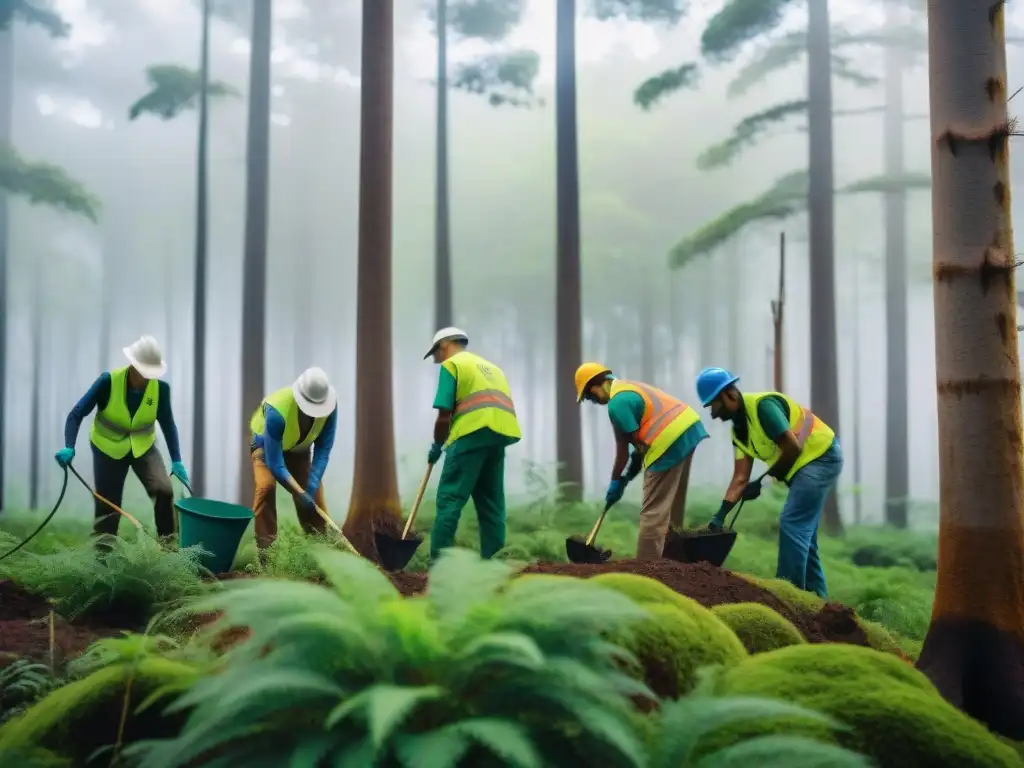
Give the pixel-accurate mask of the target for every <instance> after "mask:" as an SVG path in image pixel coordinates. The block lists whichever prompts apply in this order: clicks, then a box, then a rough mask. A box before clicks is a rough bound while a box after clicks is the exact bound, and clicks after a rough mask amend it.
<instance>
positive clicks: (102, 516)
mask: <svg viewBox="0 0 1024 768" xmlns="http://www.w3.org/2000/svg"><path fill="white" fill-rule="evenodd" d="M92 467H93V478H94V481H95V484H96V493H97V494H99V495H100V496H102V497H103V498H105V499H107V500H108V501H110V502H111V503H113V504H116V505H117V506H119V507H120V506H121V502H122V498H123V497H124V481H125V480H126V479H127V478H128V470H129V469H132V470H134V471H135V476H136V477H137V478H139V480H140V481H141V482H142V487H143V488H145V489H146V493H148V494H149V498H150V499H152V500H153V517H154V518H155V520H156V532H157V535H158V536H169V535H171V534H173V533H174V491H173V490H172V489H171V477H170V475H169V474H167V467H165V466H164V460H163V458H161V456H160V451H158V450H157V449H156V446H155V445H154V446H153V447H152V448H150V449H149V450H148V451H146V452H145V453H144V454H142V455H141V456H139V458H137V459H136V458H134V457H133V456H132V455H131V453H129V454H128V455H127V456H125V457H124V458H123V459H112V458H110V457H109V456H107V454H105V453H103V452H102V451H100V450H99V449H98V448H97V447H96V446H95V445H93V446H92ZM95 514H96V520H95V522H94V523H93V526H92V529H93V533H95V534H97V535H99V534H104V533H109V534H111V535H113V536H116V535H117V526H118V523H120V522H121V515H119V514H118V513H117V512H115V511H114V510H112V509H111V508H110V507H108V506H107V505H106V504H104V503H103V502H102V501H100V500H99V499H97V500H96V513H95Z"/></svg>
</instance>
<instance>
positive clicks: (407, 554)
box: [373, 533, 423, 571]
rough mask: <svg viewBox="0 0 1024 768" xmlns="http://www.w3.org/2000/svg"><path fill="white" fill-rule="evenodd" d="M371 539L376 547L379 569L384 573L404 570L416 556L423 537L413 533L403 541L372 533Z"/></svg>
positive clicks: (394, 537) (395, 537)
mask: <svg viewBox="0 0 1024 768" xmlns="http://www.w3.org/2000/svg"><path fill="white" fill-rule="evenodd" d="M373 539H374V543H376V545H377V556H378V557H379V558H380V567H381V568H383V569H384V570H385V571H400V570H402V569H403V568H405V566H407V565H408V564H409V561H410V560H412V558H413V555H415V554H416V550H417V549H419V546H420V544H422V543H423V537H422V536H417V535H416V534H414V533H411V534H409V536H407V537H406V538H404V539H400V538H398V537H397V536H388V535H387V534H384V533H374V534H373Z"/></svg>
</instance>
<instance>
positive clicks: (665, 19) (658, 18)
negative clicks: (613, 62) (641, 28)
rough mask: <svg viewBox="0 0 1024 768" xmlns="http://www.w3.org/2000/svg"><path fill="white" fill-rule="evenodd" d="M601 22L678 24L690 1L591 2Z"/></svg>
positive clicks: (614, 0)
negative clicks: (628, 21) (621, 20)
mask: <svg viewBox="0 0 1024 768" xmlns="http://www.w3.org/2000/svg"><path fill="white" fill-rule="evenodd" d="M590 3H591V10H592V12H593V14H594V17H595V18H597V19H599V20H600V21H607V20H609V19H615V18H625V19H629V20H631V21H642V22H649V23H664V24H678V23H679V21H680V19H682V18H683V16H684V15H685V14H686V11H687V10H688V7H689V1H688V0H590Z"/></svg>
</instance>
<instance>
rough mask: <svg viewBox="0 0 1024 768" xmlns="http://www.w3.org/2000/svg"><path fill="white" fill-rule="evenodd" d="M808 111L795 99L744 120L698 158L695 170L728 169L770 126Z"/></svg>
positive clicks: (802, 103) (803, 102)
mask: <svg viewBox="0 0 1024 768" xmlns="http://www.w3.org/2000/svg"><path fill="white" fill-rule="evenodd" d="M807 107H808V101H807V100H806V99H797V100H795V101H786V102H783V103H782V104H776V105H774V106H771V107H769V108H768V109H765V110H762V111H761V112H758V113H756V114H753V115H750V116H748V117H745V118H743V119H742V120H741V121H740V122H739V123H737V124H736V127H735V128H734V129H733V132H732V135H731V136H730V137H729V138H727V139H726V140H725V141H723V142H720V143H719V144H714V145H712V146H711V147H708V148H707V149H706V150H704V151H703V152H702V153H701V154H700V155H699V156H698V157H697V167H698V168H699V169H700V170H702V171H709V170H711V169H713V168H720V167H722V166H724V165H728V164H729V163H731V162H732V161H733V160H735V159H736V157H737V156H738V155H739V154H740V152H742V151H743V150H744V149H745V148H747V147H749V146H750V145H751V144H753V143H754V142H756V141H757V140H758V139H759V138H760V137H761V136H763V135H764V133H765V131H767V130H768V129H769V128H771V127H772V126H775V125H777V124H779V123H781V122H783V121H785V120H787V119H788V118H790V117H792V116H793V115H805V114H807Z"/></svg>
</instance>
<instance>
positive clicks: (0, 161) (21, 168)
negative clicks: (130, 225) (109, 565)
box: [0, 145, 102, 578]
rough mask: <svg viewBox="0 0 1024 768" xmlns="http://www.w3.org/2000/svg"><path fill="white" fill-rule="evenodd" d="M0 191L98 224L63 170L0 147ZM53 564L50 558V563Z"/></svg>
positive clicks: (91, 199)
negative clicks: (30, 159)
mask: <svg viewBox="0 0 1024 768" xmlns="http://www.w3.org/2000/svg"><path fill="white" fill-rule="evenodd" d="M0 189H2V190H4V191H5V192H8V193H9V194H12V195H15V196H17V197H23V198H25V199H26V200H28V202H29V203H31V204H32V205H45V206H48V207H50V208H58V209H61V210H64V211H67V212H68V213H73V214H76V215H78V216H83V217H85V218H87V219H88V220H89V221H91V222H94V223H95V222H96V221H98V220H99V215H100V210H101V208H102V206H101V204H100V201H99V199H98V198H97V197H96V196H95V195H93V194H92V193H91V192H89V191H88V190H87V189H86V188H85V187H84V186H83V185H82V184H81V183H80V182H78V181H77V180H76V179H73V178H72V177H71V176H69V175H68V173H67V172H66V171H65V170H64V169H63V168H61V167H60V166H58V165H51V164H49V163H40V162H30V161H28V160H25V159H24V158H23V157H21V155H19V154H18V153H17V152H16V151H15V149H14V147H12V146H10V145H6V146H5V145H0ZM39 557H40V556H36V558H35V559H36V560H38V558H39ZM94 559H95V558H94ZM55 562H56V561H55V560H54V559H52V558H51V563H55ZM62 573H63V574H67V573H68V571H66V570H65V571H62V572H53V573H51V574H49V576H48V578H54V577H59V576H60V575H61V574H62ZM19 575H20V571H19ZM39 576H40V577H42V574H39Z"/></svg>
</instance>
